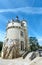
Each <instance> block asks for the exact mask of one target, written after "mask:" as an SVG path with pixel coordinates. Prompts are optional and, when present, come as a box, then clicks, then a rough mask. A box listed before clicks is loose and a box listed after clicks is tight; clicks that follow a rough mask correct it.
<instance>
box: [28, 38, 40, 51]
mask: <svg viewBox="0 0 42 65" xmlns="http://www.w3.org/2000/svg"><path fill="white" fill-rule="evenodd" d="M29 44H30V49H31V51H35V50H37V49H38V48H39V43H38V40H37V38H36V37H29Z"/></svg>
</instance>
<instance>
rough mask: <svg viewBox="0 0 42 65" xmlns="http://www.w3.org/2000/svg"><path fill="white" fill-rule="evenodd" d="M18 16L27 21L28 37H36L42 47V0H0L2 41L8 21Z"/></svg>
mask: <svg viewBox="0 0 42 65" xmlns="http://www.w3.org/2000/svg"><path fill="white" fill-rule="evenodd" d="M16 15H18V16H19V19H20V20H22V19H23V18H24V19H26V20H27V28H28V36H33V37H34V36H35V37H36V38H37V39H38V42H39V44H40V45H42V0H0V41H4V37H5V32H6V31H5V30H6V24H7V22H8V20H10V19H12V18H14V19H15V17H16Z"/></svg>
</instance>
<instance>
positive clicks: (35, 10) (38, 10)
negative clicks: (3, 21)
mask: <svg viewBox="0 0 42 65" xmlns="http://www.w3.org/2000/svg"><path fill="white" fill-rule="evenodd" d="M19 11H20V12H24V13H28V14H42V7H22V8H15V9H0V13H4V12H19Z"/></svg>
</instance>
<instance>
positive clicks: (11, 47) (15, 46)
mask: <svg viewBox="0 0 42 65" xmlns="http://www.w3.org/2000/svg"><path fill="white" fill-rule="evenodd" d="M28 45H29V44H28V35H27V24H26V20H24V19H23V20H22V21H20V20H19V19H18V16H17V17H16V19H15V20H14V19H12V20H11V21H9V23H8V24H7V27H6V37H5V40H4V43H3V48H2V58H9V59H10V58H11V59H12V58H17V57H20V56H21V55H22V54H23V53H24V52H25V51H26V50H28Z"/></svg>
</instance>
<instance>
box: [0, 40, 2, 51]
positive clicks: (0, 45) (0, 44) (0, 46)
mask: <svg viewBox="0 0 42 65" xmlns="http://www.w3.org/2000/svg"><path fill="white" fill-rule="evenodd" d="M2 46H3V42H1V41H0V51H1V50H2Z"/></svg>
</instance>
